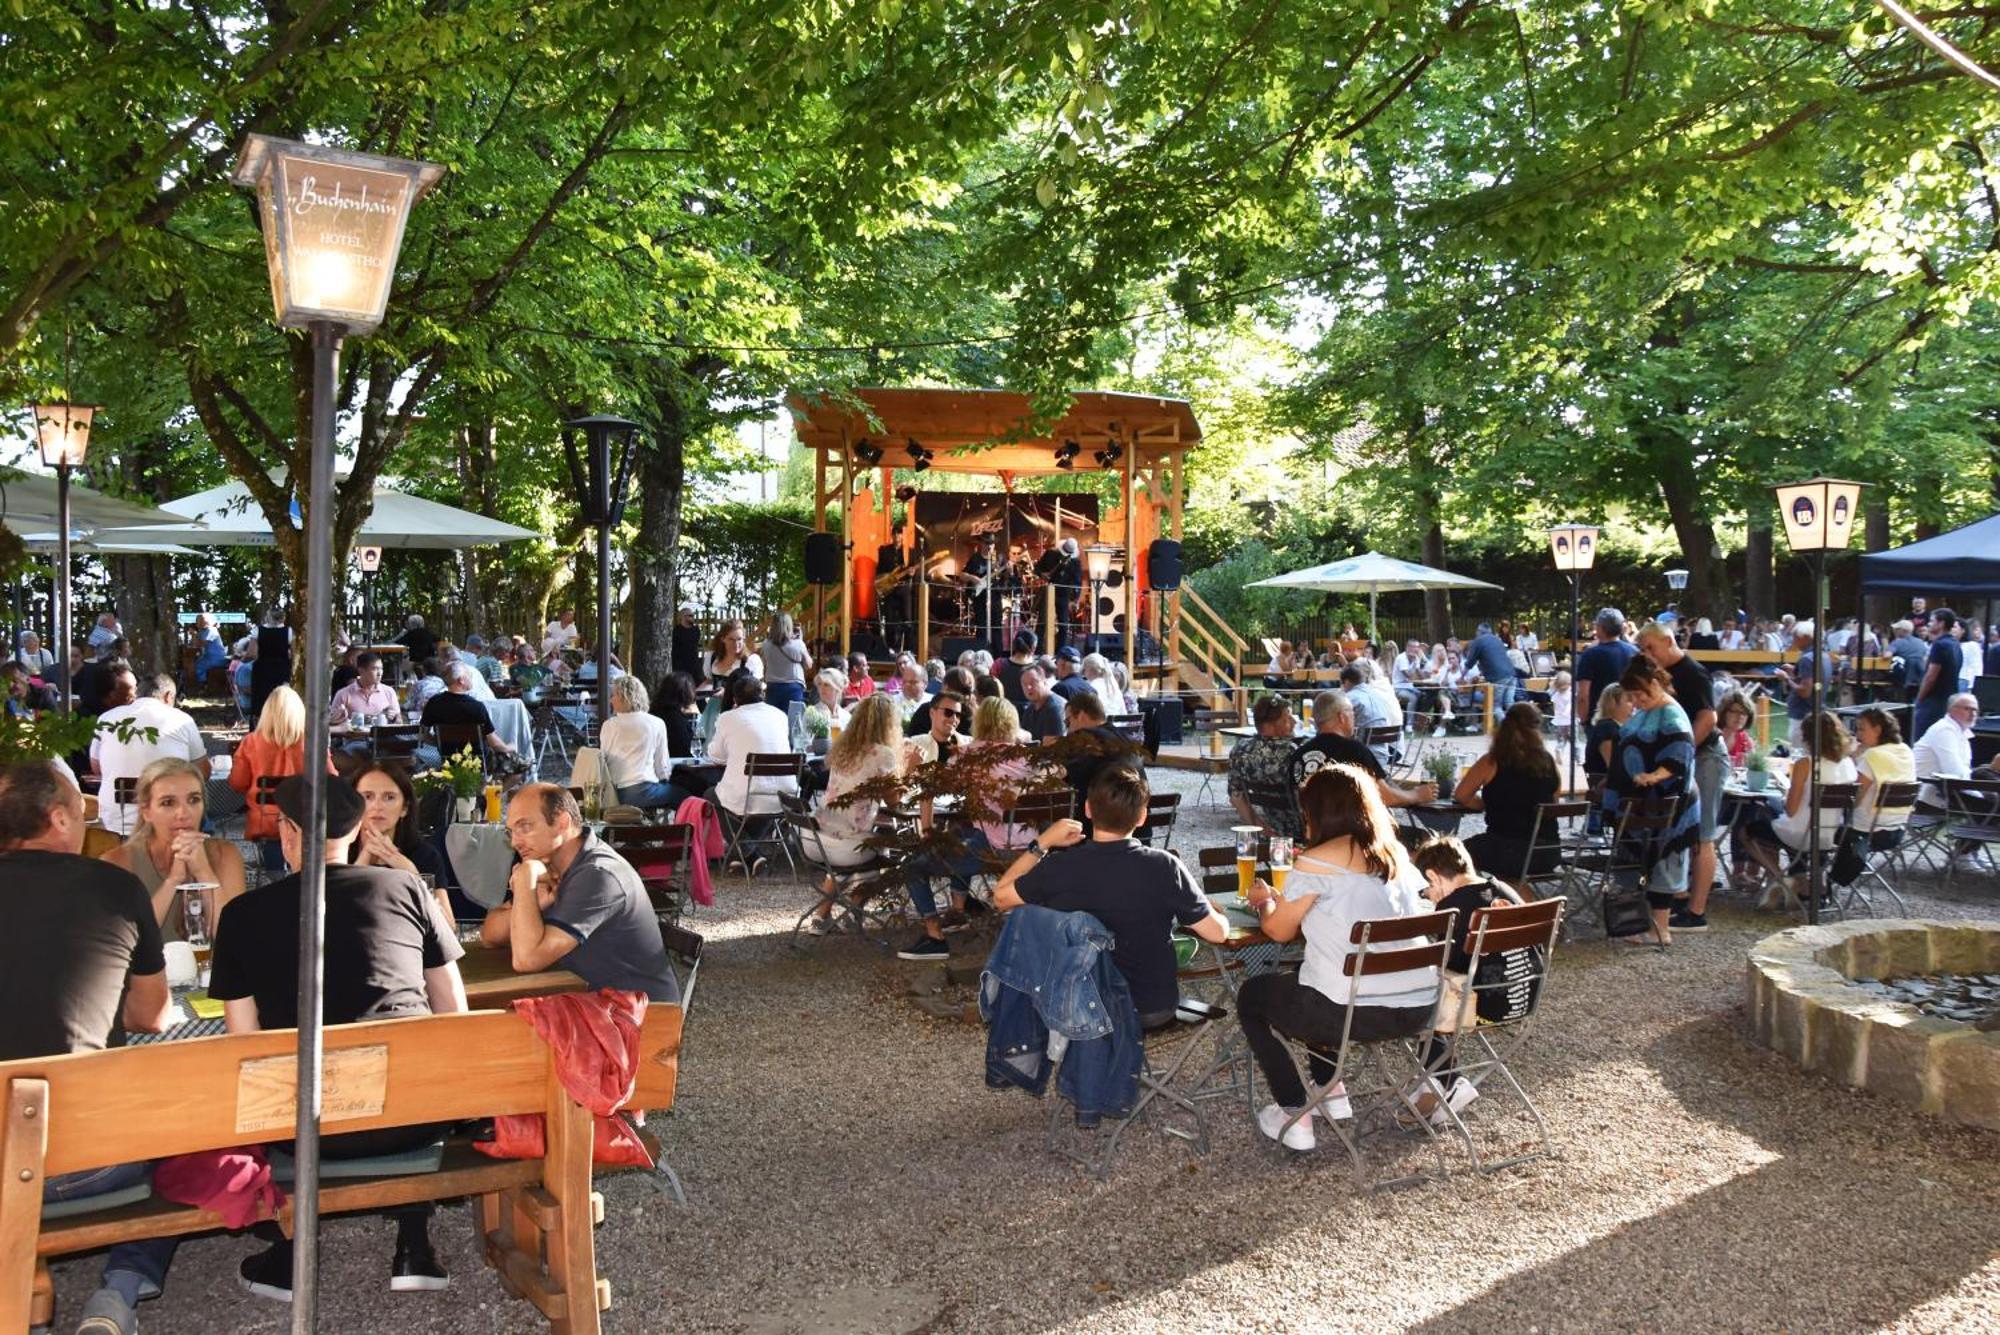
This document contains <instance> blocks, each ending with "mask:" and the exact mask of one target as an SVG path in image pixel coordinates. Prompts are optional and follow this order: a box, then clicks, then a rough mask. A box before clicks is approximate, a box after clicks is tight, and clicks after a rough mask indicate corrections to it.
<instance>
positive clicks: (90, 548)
mask: <svg viewBox="0 0 2000 1335" xmlns="http://www.w3.org/2000/svg"><path fill="white" fill-rule="evenodd" d="M21 543H22V545H23V546H25V547H26V548H27V549H28V550H29V551H31V552H53V551H55V550H56V535H55V534H53V533H28V534H24V535H22V538H21ZM69 549H70V550H71V551H72V552H89V553H91V554H92V555H95V556H200V555H201V553H200V552H198V551H196V550H195V549H194V548H192V547H181V546H177V545H176V544H174V543H171V542H136V541H135V542H99V541H97V539H96V538H94V537H92V536H91V535H90V534H89V533H86V532H84V531H83V530H81V529H79V530H76V531H74V532H72V533H71V534H70V539H69Z"/></svg>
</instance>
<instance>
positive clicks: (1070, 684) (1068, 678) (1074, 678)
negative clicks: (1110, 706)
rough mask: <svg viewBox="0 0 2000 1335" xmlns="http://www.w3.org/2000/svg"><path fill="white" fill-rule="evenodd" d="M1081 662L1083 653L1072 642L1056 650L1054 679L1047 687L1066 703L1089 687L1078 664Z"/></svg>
mask: <svg viewBox="0 0 2000 1335" xmlns="http://www.w3.org/2000/svg"><path fill="white" fill-rule="evenodd" d="M1082 662H1083V654H1082V653H1081V652H1079V651H1078V649H1077V647H1076V646H1075V645H1073V644H1065V645H1064V646H1063V647H1062V648H1060V649H1058V650H1056V679H1055V681H1054V683H1053V684H1051V685H1050V687H1049V689H1050V690H1052V691H1054V692H1055V693H1056V694H1057V695H1060V696H1061V697H1062V698H1063V703H1064V704H1065V705H1066V704H1068V703H1069V702H1070V701H1071V700H1074V699H1076V697H1077V696H1078V695H1080V694H1082V693H1083V692H1085V691H1088V690H1090V689H1091V685H1090V683H1089V682H1088V681H1085V680H1084V678H1083V674H1082V673H1081V672H1080V671H1078V665H1079V664H1081V663H1082Z"/></svg>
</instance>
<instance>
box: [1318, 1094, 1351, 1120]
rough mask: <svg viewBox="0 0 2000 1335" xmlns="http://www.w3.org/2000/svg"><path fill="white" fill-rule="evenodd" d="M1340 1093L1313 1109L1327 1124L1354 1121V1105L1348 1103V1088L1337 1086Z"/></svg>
mask: <svg viewBox="0 0 2000 1335" xmlns="http://www.w3.org/2000/svg"><path fill="white" fill-rule="evenodd" d="M1335 1088H1337V1089H1338V1090H1339V1091H1340V1092H1339V1093H1337V1094H1334V1095H1331V1096H1330V1097H1328V1098H1325V1099H1322V1100H1320V1102H1319V1104H1318V1106H1317V1107H1315V1108H1314V1109H1313V1111H1314V1112H1316V1113H1318V1114H1319V1115H1320V1117H1321V1118H1322V1119H1324V1120H1325V1121H1326V1122H1328V1123H1329V1124H1330V1123H1333V1122H1351V1121H1353V1120H1354V1105H1353V1104H1352V1103H1350V1102H1349V1101H1348V1098H1347V1086H1346V1085H1337V1086H1335Z"/></svg>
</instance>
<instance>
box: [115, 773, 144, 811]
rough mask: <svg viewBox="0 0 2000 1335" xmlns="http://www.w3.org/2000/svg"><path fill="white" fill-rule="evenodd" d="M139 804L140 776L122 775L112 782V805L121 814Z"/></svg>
mask: <svg viewBox="0 0 2000 1335" xmlns="http://www.w3.org/2000/svg"><path fill="white" fill-rule="evenodd" d="M138 804H139V776H138V775H136V774H121V775H119V776H118V777H117V778H115V779H113V780H112V781H111V805H112V806H114V807H116V808H117V809H118V810H119V811H120V812H123V811H125V810H127V809H128V808H130V807H134V806H137V805H138Z"/></svg>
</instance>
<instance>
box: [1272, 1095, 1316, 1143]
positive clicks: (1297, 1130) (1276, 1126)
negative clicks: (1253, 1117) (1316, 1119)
mask: <svg viewBox="0 0 2000 1335" xmlns="http://www.w3.org/2000/svg"><path fill="white" fill-rule="evenodd" d="M1290 1117H1291V1113H1289V1112H1287V1111H1286V1110H1285V1109H1283V1108H1280V1107H1279V1106H1278V1105H1277V1104H1275V1103H1267V1104H1265V1105H1264V1106H1263V1107H1261V1108H1259V1109H1258V1110H1257V1129H1258V1130H1259V1131H1262V1132H1263V1133H1264V1134H1265V1136H1266V1137H1268V1138H1269V1139H1271V1140H1275V1141H1277V1142H1278V1143H1279V1144H1281V1145H1283V1146H1284V1147H1285V1148H1286V1149H1288V1150H1297V1151H1298V1152H1300V1153H1304V1152H1306V1151H1307V1150H1314V1149H1318V1148H1319V1141H1318V1140H1316V1139H1314V1137H1313V1128H1312V1118H1310V1117H1301V1118H1299V1120H1298V1121H1296V1122H1293V1123H1292V1124H1291V1125H1290V1126H1286V1125H1285V1123H1286V1121H1287V1120H1289V1119H1290ZM1281 1131H1282V1135H1281V1134H1280V1132H1281Z"/></svg>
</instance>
